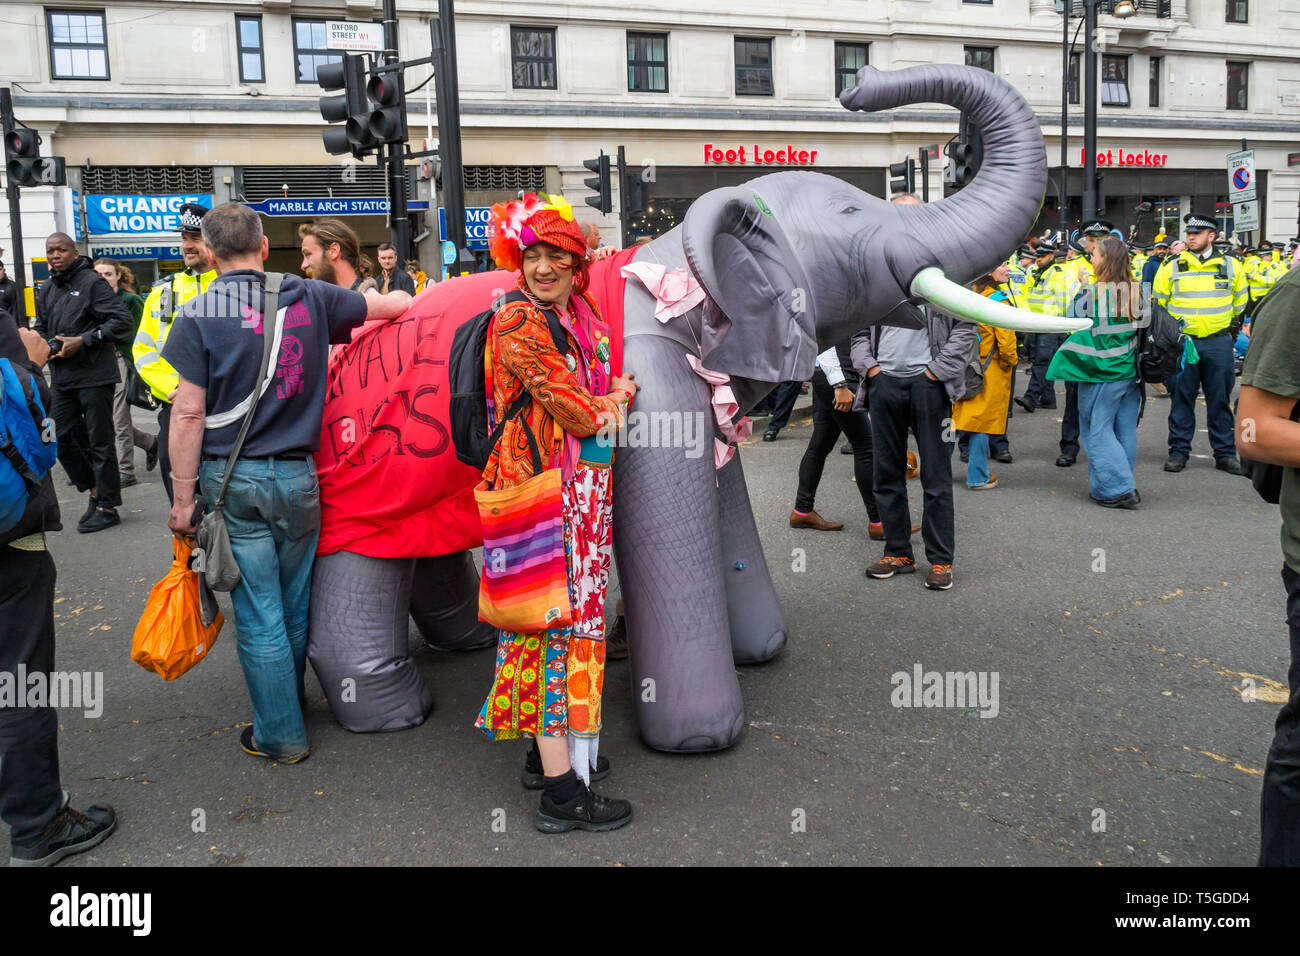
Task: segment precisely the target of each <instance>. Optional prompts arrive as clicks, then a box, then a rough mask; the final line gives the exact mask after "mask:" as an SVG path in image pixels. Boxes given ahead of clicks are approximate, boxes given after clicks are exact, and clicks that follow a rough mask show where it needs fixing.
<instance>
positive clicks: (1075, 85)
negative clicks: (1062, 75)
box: [1070, 53, 1083, 104]
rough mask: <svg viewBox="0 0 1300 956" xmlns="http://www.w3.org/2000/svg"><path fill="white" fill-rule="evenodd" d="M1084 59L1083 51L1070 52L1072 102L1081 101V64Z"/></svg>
mask: <svg viewBox="0 0 1300 956" xmlns="http://www.w3.org/2000/svg"><path fill="white" fill-rule="evenodd" d="M1082 59H1083V54H1082V53H1071V54H1070V102H1071V103H1076V104H1077V103H1078V102H1079V64H1080V62H1081V61H1082Z"/></svg>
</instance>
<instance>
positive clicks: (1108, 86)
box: [1101, 56, 1129, 106]
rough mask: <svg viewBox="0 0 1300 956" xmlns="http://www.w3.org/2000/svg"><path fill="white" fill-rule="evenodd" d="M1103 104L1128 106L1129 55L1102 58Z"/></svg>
mask: <svg viewBox="0 0 1300 956" xmlns="http://www.w3.org/2000/svg"><path fill="white" fill-rule="evenodd" d="M1101 105H1102V106H1128V105H1129V99H1128V57H1126V56H1103V57H1102V58H1101Z"/></svg>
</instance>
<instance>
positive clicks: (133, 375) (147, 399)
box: [122, 362, 161, 412]
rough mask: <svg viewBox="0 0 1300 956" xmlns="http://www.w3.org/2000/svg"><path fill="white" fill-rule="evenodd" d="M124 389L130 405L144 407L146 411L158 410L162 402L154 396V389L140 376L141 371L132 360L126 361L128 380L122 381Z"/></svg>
mask: <svg viewBox="0 0 1300 956" xmlns="http://www.w3.org/2000/svg"><path fill="white" fill-rule="evenodd" d="M122 390H123V393H124V394H125V396H126V403H127V404H128V405H134V406H135V407H136V408H143V409H144V410H145V411H146V412H156V411H158V408H159V405H160V404H161V403H160V402H159V401H158V399H156V398H154V395H153V389H151V388H150V387H149V385H148V383H146V382H145V380H144V379H142V378H141V377H140V373H139V372H137V371H136V370H135V366H134V365H132V364H131V363H130V362H127V363H126V381H125V382H123V383H122Z"/></svg>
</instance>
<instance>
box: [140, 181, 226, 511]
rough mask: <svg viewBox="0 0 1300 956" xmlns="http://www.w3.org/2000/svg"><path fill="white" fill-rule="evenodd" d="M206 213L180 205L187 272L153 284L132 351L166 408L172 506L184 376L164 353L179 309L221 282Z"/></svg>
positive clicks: (162, 442)
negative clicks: (177, 404)
mask: <svg viewBox="0 0 1300 956" xmlns="http://www.w3.org/2000/svg"><path fill="white" fill-rule="evenodd" d="M207 211H208V210H207V207H205V206H200V205H199V204H198V203H192V202H187V203H185V204H184V205H182V206H181V208H180V233H181V258H182V259H184V260H185V268H184V270H182V271H181V272H176V273H173V274H172V275H169V276H163V277H162V278H161V279H159V280H158V281H157V282H155V283H154V286H153V289H151V290H150V292H149V297H148V298H147V299H145V302H144V315H143V316H142V317H141V319H140V329H139V331H137V332H136V334H135V345H134V346H133V347H132V349H131V354H132V355H133V356H134V357H135V370H136V371H137V372H139V373H140V377H141V378H142V379H144V381H145V384H146V385H148V386H149V389H150V391H152V392H153V397H154V398H156V399H157V400H158V401H159V403H160V405H161V407H160V408H159V409H158V461H159V463H160V464H161V465H162V468H161V472H162V482H163V490H164V491H166V492H167V500H168V501H171V500H172V477H171V471H172V464H171V457H170V455H169V454H168V451H167V434H168V431H169V429H170V427H171V415H172V402H173V401H175V400H176V389H177V387H178V386H179V385H180V377H179V376H178V375H177V374H176V370H175V369H174V368H172V367H171V366H170V365H168V364H167V363H166V362H164V361H163V357H162V349H163V345H164V344H166V342H167V335H168V333H169V332H170V331H171V327H172V320H173V319H174V318H175V317H176V313H177V312H178V311H179V310H180V307H181V306H183V305H184V304H185V303H186V302H188V301H190V299H193V298H194V297H195V296H199V295H202V294H203V293H204V292H206V291H208V285H209V284H210V283H211V282H212V280H213V279H215V278H216V277H217V270H216V269H214V268H212V263H211V262H209V261H208V253H207V250H206V248H204V245H203V235H202V233H201V231H200V230H202V228H203V217H204V216H205V215H206V214H207Z"/></svg>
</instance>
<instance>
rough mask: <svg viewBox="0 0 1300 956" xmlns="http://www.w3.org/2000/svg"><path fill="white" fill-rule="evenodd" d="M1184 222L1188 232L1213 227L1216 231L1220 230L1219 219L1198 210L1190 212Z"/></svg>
mask: <svg viewBox="0 0 1300 956" xmlns="http://www.w3.org/2000/svg"><path fill="white" fill-rule="evenodd" d="M1183 223H1184V224H1185V225H1186V227H1187V231H1188V232H1202V231H1203V230H1206V229H1213V230H1214V231H1215V232H1218V231H1219V222H1218V220H1216V219H1213V218H1211V217H1209V216H1202V215H1201V214H1200V213H1197V212H1189V213H1188V214H1187V215H1186V216H1184V217H1183Z"/></svg>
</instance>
